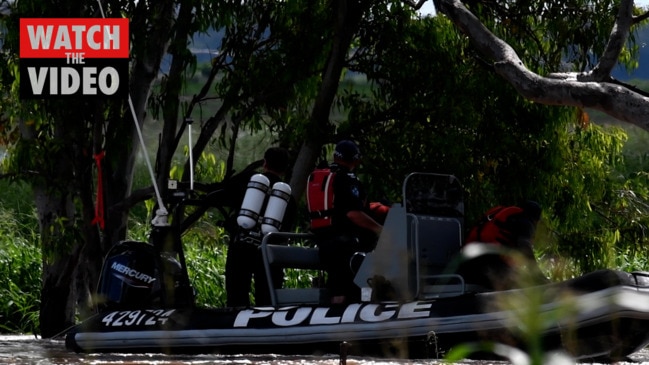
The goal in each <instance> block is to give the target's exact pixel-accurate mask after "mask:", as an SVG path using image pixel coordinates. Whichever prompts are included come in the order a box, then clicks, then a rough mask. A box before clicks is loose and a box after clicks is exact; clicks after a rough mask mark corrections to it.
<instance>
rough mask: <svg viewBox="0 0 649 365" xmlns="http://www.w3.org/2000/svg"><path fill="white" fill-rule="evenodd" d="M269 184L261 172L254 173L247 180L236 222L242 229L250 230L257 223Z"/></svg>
mask: <svg viewBox="0 0 649 365" xmlns="http://www.w3.org/2000/svg"><path fill="white" fill-rule="evenodd" d="M269 186H270V181H269V180H268V178H267V177H266V176H264V175H262V174H255V175H253V176H252V177H251V178H250V181H249V182H248V188H247V190H246V194H245V196H244V198H243V203H241V209H240V210H239V216H238V217H237V224H238V225H239V227H241V228H243V229H247V230H250V229H252V228H254V227H255V226H256V225H257V221H258V220H259V213H260V212H261V208H262V206H263V205H264V202H265V201H266V194H267V192H268V188H269Z"/></svg>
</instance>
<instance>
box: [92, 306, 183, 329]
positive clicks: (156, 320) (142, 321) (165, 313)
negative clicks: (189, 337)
mask: <svg viewBox="0 0 649 365" xmlns="http://www.w3.org/2000/svg"><path fill="white" fill-rule="evenodd" d="M173 312H174V309H146V310H133V311H117V312H111V313H108V314H107V315H105V316H104V318H102V319H101V321H102V322H103V323H104V325H105V326H106V327H125V326H126V327H128V326H155V325H157V324H164V323H165V322H167V319H168V318H169V316H170V315H171V314H172V313H173Z"/></svg>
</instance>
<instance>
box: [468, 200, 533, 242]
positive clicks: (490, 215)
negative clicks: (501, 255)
mask: <svg viewBox="0 0 649 365" xmlns="http://www.w3.org/2000/svg"><path fill="white" fill-rule="evenodd" d="M521 213H523V209H522V208H521V207H517V206H509V207H505V206H502V205H499V206H496V207H493V208H491V209H489V210H488V211H487V212H486V213H485V215H484V216H483V217H482V218H481V219H480V221H479V222H478V224H476V225H475V226H474V227H473V228H471V231H470V232H469V234H468V235H467V237H466V240H465V243H467V244H468V243H471V242H482V243H494V244H501V245H504V246H509V247H513V246H515V243H514V242H511V236H512V233H511V232H509V231H508V229H507V225H508V222H507V220H508V219H509V217H511V216H512V215H515V214H521Z"/></svg>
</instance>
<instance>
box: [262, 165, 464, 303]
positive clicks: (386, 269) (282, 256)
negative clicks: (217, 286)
mask: <svg viewBox="0 0 649 365" xmlns="http://www.w3.org/2000/svg"><path fill="white" fill-rule="evenodd" d="M463 232H464V202H463V199H462V186H461V184H460V182H459V180H458V179H457V178H456V177H455V176H453V175H443V174H432V173H421V172H417V173H412V174H410V175H408V176H407V177H406V178H405V180H404V184H403V201H402V202H401V203H396V204H394V205H392V207H391V208H390V211H389V213H388V215H387V218H386V221H385V224H384V227H383V232H382V234H381V237H379V239H378V243H377V246H376V249H374V250H373V251H372V252H369V253H367V254H364V258H363V261H362V263H361V265H360V267H359V269H358V272H357V274H356V277H355V280H354V282H355V283H356V285H358V286H359V287H360V288H361V291H362V293H363V295H362V296H363V301H374V300H397V301H409V300H416V299H431V298H440V297H447V296H456V295H461V294H463V293H464V292H465V291H466V285H465V283H464V280H463V278H462V277H461V276H459V275H456V274H452V273H450V272H447V268H448V266H449V263H450V262H451V261H452V259H453V257H455V256H456V254H457V253H458V252H459V251H460V248H461V245H462V241H463ZM315 239H316V236H315V235H313V234H311V233H289V232H274V233H270V234H267V235H266V236H265V237H264V238H263V240H262V243H261V247H260V249H261V252H262V257H263V259H264V265H265V269H266V273H267V274H268V275H267V277H268V285H269V287H270V292H271V302H272V305H273V306H275V307H278V306H282V305H294V304H325V303H327V302H328V295H327V292H326V290H325V289H323V288H274V287H273V283H272V278H271V276H270V275H271V270H270V268H271V266H281V267H284V268H294V269H311V270H322V269H323V267H322V265H321V263H320V260H319V254H318V248H317V247H316V245H314V244H311V245H307V246H306V247H305V246H298V245H292V244H290V243H291V242H295V241H297V242H309V241H310V242H314V240H315ZM386 288H387V289H388V290H389V292H390V293H389V296H388V297H386V295H387V294H386V293H384V292H383V289H386Z"/></svg>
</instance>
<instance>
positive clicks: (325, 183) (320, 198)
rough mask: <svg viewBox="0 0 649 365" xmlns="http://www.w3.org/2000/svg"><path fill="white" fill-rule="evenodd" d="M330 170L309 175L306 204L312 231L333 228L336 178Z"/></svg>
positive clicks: (321, 170)
mask: <svg viewBox="0 0 649 365" xmlns="http://www.w3.org/2000/svg"><path fill="white" fill-rule="evenodd" d="M335 177H336V173H335V172H332V171H331V170H330V169H329V168H325V169H316V170H315V171H313V172H312V173H311V175H309V179H308V180H307V187H306V202H307V207H308V209H309V217H310V218H311V229H318V228H324V227H329V226H331V218H332V215H333V207H334V178H335Z"/></svg>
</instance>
